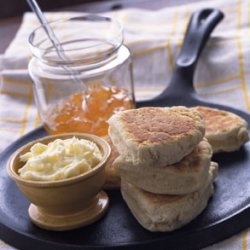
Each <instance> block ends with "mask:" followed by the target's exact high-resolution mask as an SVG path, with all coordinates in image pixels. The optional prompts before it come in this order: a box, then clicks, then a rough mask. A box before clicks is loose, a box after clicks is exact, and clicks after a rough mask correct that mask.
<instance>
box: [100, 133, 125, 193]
mask: <svg viewBox="0 0 250 250" xmlns="http://www.w3.org/2000/svg"><path fill="white" fill-rule="evenodd" d="M103 139H105V140H106V141H107V142H108V144H109V145H110V147H111V155H110V157H109V159H108V161H107V164H106V166H105V172H106V181H105V184H104V189H116V188H120V186H121V178H120V176H119V174H118V171H117V168H116V167H115V165H114V161H115V160H116V158H117V157H118V156H119V153H118V152H117V150H116V148H115V146H114V145H113V143H112V141H111V140H110V138H109V136H105V137H103Z"/></svg>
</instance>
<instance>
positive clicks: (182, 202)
mask: <svg viewBox="0 0 250 250" xmlns="http://www.w3.org/2000/svg"><path fill="white" fill-rule="evenodd" d="M217 169H218V165H217V164H216V163H211V166H210V169H209V177H208V178H207V181H206V183H204V185H203V187H202V188H201V189H199V190H197V191H195V192H193V193H190V194H186V195H162V194H153V193H150V192H147V191H144V190H142V189H140V188H137V187H136V186H134V185H132V184H130V183H128V182H126V181H125V180H124V179H123V178H122V181H121V193H122V196H123V199H124V200H125V201H126V203H127V205H128V207H129V209H130V211H131V212H132V214H133V215H134V217H135V218H136V219H137V221H138V222H139V223H140V224H141V225H142V226H143V227H144V228H145V229H147V230H149V231H162V232H165V231H173V230H175V229H177V228H180V227H182V226H184V225H186V224H187V223H189V222H190V221H191V220H193V219H194V218H195V217H197V216H198V215H199V214H200V213H201V212H202V211H203V210H204V209H205V207H206V206H207V203H208V200H209V198H210V196H211V195H212V194H213V180H214V178H215V176H216V173H217Z"/></svg>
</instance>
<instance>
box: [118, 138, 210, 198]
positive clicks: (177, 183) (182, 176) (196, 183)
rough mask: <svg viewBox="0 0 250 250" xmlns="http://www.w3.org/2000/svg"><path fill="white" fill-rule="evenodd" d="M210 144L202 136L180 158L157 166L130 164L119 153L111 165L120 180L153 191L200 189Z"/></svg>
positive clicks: (184, 191) (208, 156)
mask: <svg viewBox="0 0 250 250" xmlns="http://www.w3.org/2000/svg"><path fill="white" fill-rule="evenodd" d="M211 157H212V148H211V146H210V144H209V143H208V142H207V140H206V139H203V140H202V141H201V142H200V143H199V144H198V145H197V146H196V148H195V149H194V151H193V152H192V153H191V154H189V155H187V156H186V157H184V158H183V159H182V160H181V161H180V162H177V163H175V164H172V165H168V166H164V167H157V166H154V167H152V166H144V164H140V165H137V166H135V165H133V164H132V163H131V162H128V161H126V160H125V159H124V158H123V157H122V156H119V157H118V158H117V159H116V160H115V162H114V165H115V167H116V169H118V173H119V174H120V176H121V177H122V179H123V180H125V181H126V182H129V183H131V184H133V185H135V186H136V187H138V188H141V189H143V190H145V191H148V192H152V193H156V194H170V195H181V194H188V193H191V192H194V191H196V190H198V189H200V188H201V187H202V186H203V185H204V183H205V182H206V180H207V178H208V169H209V166H210V163H211Z"/></svg>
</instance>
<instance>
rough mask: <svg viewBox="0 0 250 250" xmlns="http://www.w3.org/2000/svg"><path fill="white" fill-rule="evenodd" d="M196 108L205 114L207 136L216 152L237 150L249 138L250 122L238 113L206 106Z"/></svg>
mask: <svg viewBox="0 0 250 250" xmlns="http://www.w3.org/2000/svg"><path fill="white" fill-rule="evenodd" d="M194 109H195V110H196V111H199V112H200V113H201V114H202V115H203V116H204V119H205V126H206V132H205V136H206V138H207V139H208V141H209V143H210V144H211V146H212V148H213V151H214V153H216V152H222V151H225V152H231V151H235V150H237V149H239V148H240V147H241V146H242V145H243V144H244V143H246V142H247V141H248V140H249V135H248V124H247V122H246V121H245V120H244V119H242V118H241V117H239V116H238V115H236V114H233V113H231V112H228V111H224V110H219V109H215V108H208V107H204V106H198V107H195V108H194Z"/></svg>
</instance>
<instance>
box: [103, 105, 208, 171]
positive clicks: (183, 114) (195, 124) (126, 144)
mask: <svg viewBox="0 0 250 250" xmlns="http://www.w3.org/2000/svg"><path fill="white" fill-rule="evenodd" d="M108 122H109V136H110V137H111V140H112V142H113V144H114V145H115V147H116V149H117V151H118V152H119V154H120V155H123V156H126V160H127V161H131V162H132V163H133V164H134V165H138V164H141V163H143V164H144V165H145V166H146V165H147V166H150V165H152V164H153V165H155V166H157V167H161V166H166V165H170V164H173V163H176V162H179V161H180V160H181V159H183V158H184V157H185V156H186V155H188V154H190V153H191V152H192V151H193V150H194V148H195V147H196V145H197V144H198V143H199V142H200V141H201V140H202V138H203V136H204V133H205V129H204V121H203V118H202V116H201V114H200V113H199V112H197V111H195V110H192V109H189V108H186V107H182V106H179V107H171V108H157V107H147V108H139V109H131V110H126V111H122V112H118V113H116V114H114V115H113V116H112V117H111V118H110V119H109V121H108Z"/></svg>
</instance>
